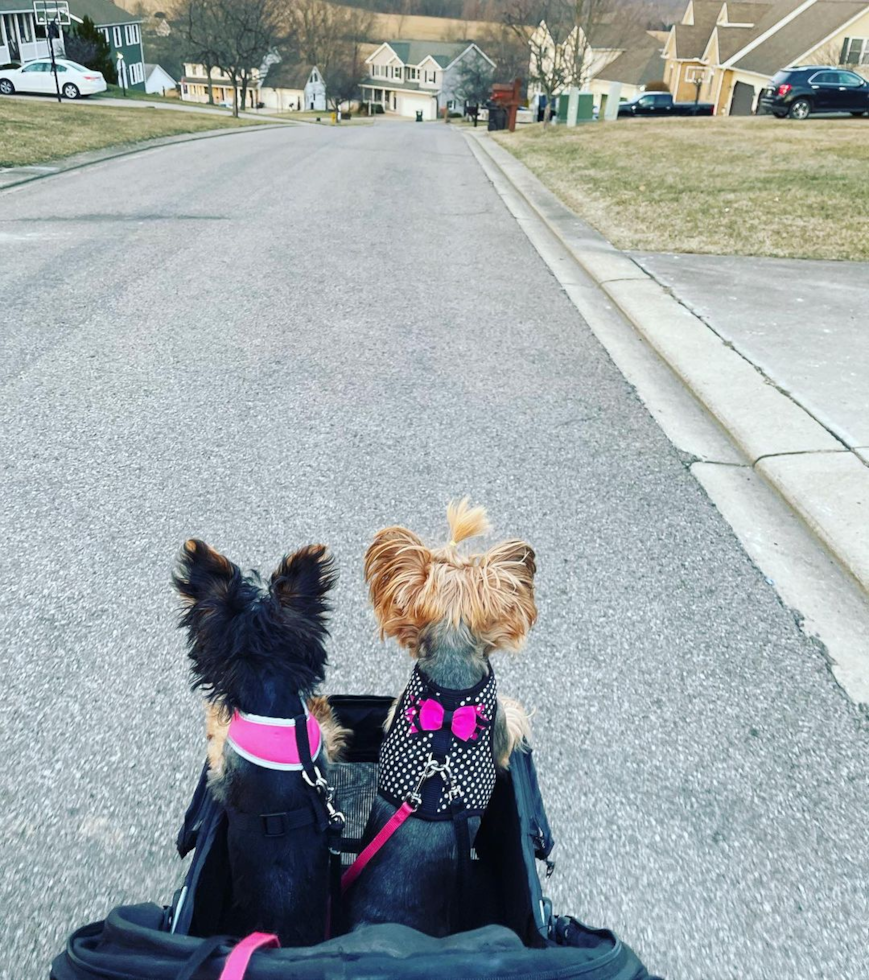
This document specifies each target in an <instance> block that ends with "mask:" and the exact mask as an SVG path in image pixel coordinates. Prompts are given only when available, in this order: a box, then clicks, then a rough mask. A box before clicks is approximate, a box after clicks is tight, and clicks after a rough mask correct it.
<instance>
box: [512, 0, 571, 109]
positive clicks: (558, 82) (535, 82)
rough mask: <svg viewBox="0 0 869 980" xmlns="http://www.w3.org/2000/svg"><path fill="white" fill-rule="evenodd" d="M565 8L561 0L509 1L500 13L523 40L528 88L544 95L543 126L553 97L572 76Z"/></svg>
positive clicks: (567, 18) (568, 19) (569, 22)
mask: <svg viewBox="0 0 869 980" xmlns="http://www.w3.org/2000/svg"><path fill="white" fill-rule="evenodd" d="M567 9H568V8H567V4H566V3H565V2H564V0H542V2H541V0H510V2H509V3H508V5H507V7H506V9H505V11H504V14H503V18H504V25H505V26H506V27H507V28H508V29H509V30H510V31H512V33H513V34H514V35H515V36H516V37H517V38H518V39H519V40H521V41H524V42H525V45H526V50H527V55H528V82H529V88H536V89H538V90H539V91H540V92H541V93H542V94H543V95H544V96H545V97H546V111H545V113H544V116H543V125H544V126H547V125H548V124H549V121H550V120H551V118H552V106H553V102H554V99H555V96H556V95H558V94H560V92H561V91H562V89H563V88H564V87H565V85H566V84H567V83H568V80H569V79H570V77H571V71H572V59H571V57H570V52H569V50H568V41H569V39H570V34H571V31H572V30H573V28H574V25H573V24H572V23H571V21H570V18H569V17H567V16H566V13H567ZM535 24H536V27H535V26H533V25H535Z"/></svg>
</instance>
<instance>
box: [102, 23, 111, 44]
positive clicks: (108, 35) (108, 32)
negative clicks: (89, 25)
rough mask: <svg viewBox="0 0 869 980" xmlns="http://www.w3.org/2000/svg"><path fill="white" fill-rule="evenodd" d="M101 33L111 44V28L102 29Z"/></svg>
mask: <svg viewBox="0 0 869 980" xmlns="http://www.w3.org/2000/svg"><path fill="white" fill-rule="evenodd" d="M100 33H101V34H102V36H103V37H104V38H105V39H106V41H108V43H109V44H111V43H112V30H111V28H110V27H101V28H100Z"/></svg>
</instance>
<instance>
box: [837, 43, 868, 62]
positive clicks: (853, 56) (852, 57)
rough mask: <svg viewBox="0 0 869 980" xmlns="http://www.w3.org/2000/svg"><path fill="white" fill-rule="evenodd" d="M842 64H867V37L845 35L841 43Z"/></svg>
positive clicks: (840, 60)
mask: <svg viewBox="0 0 869 980" xmlns="http://www.w3.org/2000/svg"><path fill="white" fill-rule="evenodd" d="M839 63H840V64H842V65H869V38H866V37H846V38H845V43H844V44H843V45H842V56H841V58H840V59H839Z"/></svg>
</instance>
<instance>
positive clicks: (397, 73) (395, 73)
mask: <svg viewBox="0 0 869 980" xmlns="http://www.w3.org/2000/svg"><path fill="white" fill-rule="evenodd" d="M392 77H393V78H401V65H393V66H392Z"/></svg>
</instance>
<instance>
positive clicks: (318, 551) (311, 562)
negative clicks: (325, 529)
mask: <svg viewBox="0 0 869 980" xmlns="http://www.w3.org/2000/svg"><path fill="white" fill-rule="evenodd" d="M334 584H335V562H334V560H333V558H332V555H331V554H330V553H329V549H328V548H326V546H325V545H322V544H311V545H308V546H307V547H305V548H299V550H298V551H294V552H293V553H292V554H289V555H285V556H284V557H283V558H282V559H281V563H280V564H279V565H278V567H277V568H276V569H275V570H274V572H272V577H271V581H270V583H269V587H270V588H271V592H272V595H273V596H274V597H275V598H276V599H277V600H278V602H279V603H280V604H281V605H282V606H283V607H284V608H285V609H298V610H300V611H301V610H307V611H308V612H311V613H313V614H322V613H323V612H325V611H326V602H325V596H326V593H327V592H328V591H329V590H330V589H331V588H332V586H333V585H334Z"/></svg>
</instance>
